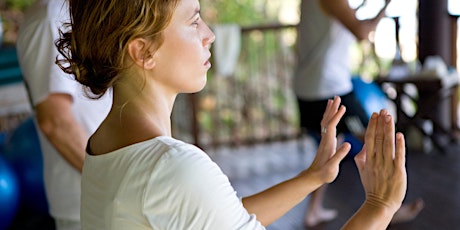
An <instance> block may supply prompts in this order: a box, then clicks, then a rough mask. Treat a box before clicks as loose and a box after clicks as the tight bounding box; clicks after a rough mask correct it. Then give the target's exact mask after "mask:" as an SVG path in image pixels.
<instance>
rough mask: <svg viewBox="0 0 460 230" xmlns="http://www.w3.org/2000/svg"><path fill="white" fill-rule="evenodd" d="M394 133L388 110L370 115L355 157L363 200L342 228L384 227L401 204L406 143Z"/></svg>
mask: <svg viewBox="0 0 460 230" xmlns="http://www.w3.org/2000/svg"><path fill="white" fill-rule="evenodd" d="M394 132H395V129H394V122H393V118H392V117H391V116H390V115H389V114H388V112H386V111H385V110H383V111H381V112H380V115H377V114H376V113H374V114H373V115H372V117H371V120H370V122H369V126H368V128H367V130H366V136H365V146H364V148H363V150H362V151H361V152H360V153H359V154H358V155H357V156H356V157H355V161H356V165H357V166H358V170H359V175H360V177H361V182H362V183H363V186H364V191H365V194H366V200H365V202H364V203H363V205H362V206H361V208H360V209H359V210H358V211H357V212H356V213H355V215H353V217H352V218H350V220H349V221H348V222H347V223H346V224H345V225H344V227H343V229H386V228H387V226H388V224H389V223H390V221H391V219H392V218H393V215H394V213H396V211H397V210H398V209H399V207H401V204H402V201H403V199H404V196H405V194H406V189H407V175H406V168H405V143H404V137H403V135H402V134H401V133H398V134H397V135H396V138H395V135H394Z"/></svg>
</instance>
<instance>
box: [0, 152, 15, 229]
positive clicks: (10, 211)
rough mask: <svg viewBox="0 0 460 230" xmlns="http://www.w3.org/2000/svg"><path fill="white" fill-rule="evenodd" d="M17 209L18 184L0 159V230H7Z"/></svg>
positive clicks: (8, 167) (4, 161) (9, 167)
mask: <svg viewBox="0 0 460 230" xmlns="http://www.w3.org/2000/svg"><path fill="white" fill-rule="evenodd" d="M18 208H19V184H18V181H17V178H16V175H15V172H14V171H13V168H12V167H11V166H10V165H9V164H8V162H7V161H6V160H5V159H4V158H3V157H0V230H4V229H8V227H9V226H10V225H11V223H12V222H13V220H14V218H15V216H16V213H17V211H18Z"/></svg>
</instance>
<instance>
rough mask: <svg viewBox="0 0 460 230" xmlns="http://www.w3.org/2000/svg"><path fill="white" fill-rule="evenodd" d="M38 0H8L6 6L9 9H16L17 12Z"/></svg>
mask: <svg viewBox="0 0 460 230" xmlns="http://www.w3.org/2000/svg"><path fill="white" fill-rule="evenodd" d="M35 1H36V0H6V2H5V6H6V8H7V9H16V10H24V9H25V8H27V7H28V6H30V5H31V4H32V3H34V2H35Z"/></svg>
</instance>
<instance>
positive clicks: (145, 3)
mask: <svg viewBox="0 0 460 230" xmlns="http://www.w3.org/2000/svg"><path fill="white" fill-rule="evenodd" d="M178 2H179V0H90V1H82V0H69V9H70V18H71V21H70V23H68V24H65V25H64V27H63V30H61V31H60V33H61V37H60V39H58V40H57V41H56V46H57V48H58V50H59V52H60V53H61V54H62V55H63V57H64V58H63V59H57V60H56V64H58V65H59V66H60V67H61V69H62V70H63V71H64V72H66V73H68V74H73V75H74V76H75V79H76V80H77V81H78V82H80V83H81V84H83V85H84V86H87V87H88V88H89V89H90V91H91V93H92V94H93V97H94V98H99V97H101V96H102V95H104V93H105V92H106V91H107V89H108V88H110V87H111V86H113V84H114V82H116V80H117V79H118V77H119V74H120V72H121V71H123V70H124V69H125V68H126V66H125V65H126V64H125V63H126V62H125V56H126V54H127V44H128V43H129V42H130V41H132V40H133V39H136V38H144V39H147V40H148V41H151V44H152V46H153V47H150V48H153V49H154V50H156V49H158V48H159V47H160V46H161V44H162V42H163V37H162V32H163V31H164V30H165V28H166V27H167V26H168V24H169V22H170V21H171V18H172V15H173V13H174V10H175V9H176V7H177V4H178ZM148 50H151V49H146V54H145V55H151V54H149V53H148Z"/></svg>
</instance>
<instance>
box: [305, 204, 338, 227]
mask: <svg viewBox="0 0 460 230" xmlns="http://www.w3.org/2000/svg"><path fill="white" fill-rule="evenodd" d="M336 217H337V210H335V209H323V208H321V210H318V211H316V210H315V211H314V212H311V213H307V215H306V216H305V226H307V227H313V226H316V225H318V224H320V223H322V222H327V221H331V220H333V219H335V218H336Z"/></svg>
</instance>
